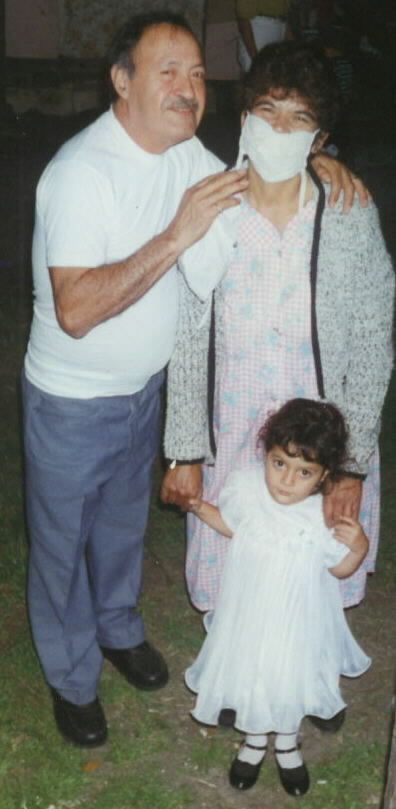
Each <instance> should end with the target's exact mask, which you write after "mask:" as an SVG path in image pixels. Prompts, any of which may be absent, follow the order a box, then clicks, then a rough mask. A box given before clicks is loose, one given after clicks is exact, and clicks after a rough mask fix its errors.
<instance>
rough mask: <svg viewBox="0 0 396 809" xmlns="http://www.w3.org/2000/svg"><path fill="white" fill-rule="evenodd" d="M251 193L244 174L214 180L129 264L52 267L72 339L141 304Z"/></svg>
mask: <svg viewBox="0 0 396 809" xmlns="http://www.w3.org/2000/svg"><path fill="white" fill-rule="evenodd" d="M246 187H247V180H246V172H245V171H244V170H242V171H233V172H225V173H224V172H222V173H220V174H216V175H213V176H211V177H208V178H206V179H204V180H201V181H200V182H199V183H196V185H194V186H192V187H191V188H190V189H188V191H186V193H185V194H184V195H183V198H182V200H181V203H180V205H179V208H178V210H177V213H176V216H175V217H174V219H173V220H172V222H171V223H170V225H169V226H168V227H167V228H166V230H165V231H164V232H163V233H161V234H159V235H158V236H155V237H154V238H153V239H151V240H150V241H149V242H147V243H146V244H145V245H144V246H143V247H141V248H140V249H139V250H137V251H136V253H134V254H133V255H132V256H129V257H128V258H126V259H125V260H123V261H119V262H115V263H114V264H104V265H102V266H99V267H50V268H49V269H50V277H51V283H52V288H53V293H54V300H55V308H56V314H57V317H58V320H59V324H60V326H61V327H62V329H64V331H65V332H66V333H67V334H69V335H70V336H71V337H75V338H79V337H84V336H85V335H86V334H87V333H88V332H89V331H90V330H91V329H93V328H94V327H95V326H97V325H98V324H99V323H102V322H103V321H105V320H108V319H109V318H110V317H114V316H115V315H118V314H119V313H120V312H123V311H124V310H125V309H127V308H128V307H129V306H131V305H132V304H133V303H135V302H136V301H137V300H139V298H141V297H142V295H144V294H145V293H146V292H147V291H148V290H149V289H150V288H151V287H152V286H153V284H155V283H156V281H158V280H159V279H160V278H161V277H162V276H163V275H164V274H165V273H166V272H167V271H168V270H169V269H170V267H172V266H173V265H174V264H175V262H176V260H177V258H178V256H179V255H180V254H181V253H183V251H184V250H186V248H187V247H190V246H191V245H192V244H194V243H195V242H196V241H198V240H199V239H200V238H201V237H202V236H203V235H204V234H205V233H206V231H207V230H208V228H209V227H210V225H211V224H212V222H213V221H214V219H215V218H216V216H217V215H218V214H219V213H220V212H221V211H224V210H225V209H226V208H231V207H234V206H235V205H238V204H239V200H237V199H235V195H236V194H238V193H241V192H242V191H244V190H245V189H246Z"/></svg>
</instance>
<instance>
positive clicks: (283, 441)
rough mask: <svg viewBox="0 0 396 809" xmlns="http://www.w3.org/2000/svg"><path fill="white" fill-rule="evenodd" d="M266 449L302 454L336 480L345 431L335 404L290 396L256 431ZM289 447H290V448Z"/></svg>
mask: <svg viewBox="0 0 396 809" xmlns="http://www.w3.org/2000/svg"><path fill="white" fill-rule="evenodd" d="M258 440H259V442H262V443H263V444H264V448H265V451H266V452H270V450H271V449H273V448H274V447H280V448H281V449H282V450H283V451H284V452H286V454H287V455H289V456H290V457H297V456H300V455H301V456H302V457H303V458H304V459H305V460H306V461H311V462H312V461H313V462H314V463H318V464H320V465H321V466H323V467H324V468H325V469H327V470H328V472H329V478H330V479H331V480H333V481H334V480H336V479H337V478H338V477H340V476H341V475H342V468H343V465H344V464H345V462H346V460H348V458H347V441H348V430H347V427H346V424H345V421H344V417H343V416H342V414H341V413H340V411H339V410H338V408H337V407H335V405H333V404H328V403H327V402H316V401H314V400H312V399H290V401H288V402H286V404H284V405H283V407H281V408H280V409H279V410H277V411H276V412H275V413H272V414H271V415H270V416H269V418H268V419H267V421H266V423H265V424H264V426H263V427H262V428H261V430H260V432H259V434H258ZM291 447H292V450H291Z"/></svg>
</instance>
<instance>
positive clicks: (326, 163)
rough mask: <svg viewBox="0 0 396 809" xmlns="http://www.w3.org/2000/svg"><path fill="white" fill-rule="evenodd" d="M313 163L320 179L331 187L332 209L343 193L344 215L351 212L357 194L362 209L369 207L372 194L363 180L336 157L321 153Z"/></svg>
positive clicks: (315, 157) (313, 158)
mask: <svg viewBox="0 0 396 809" xmlns="http://www.w3.org/2000/svg"><path fill="white" fill-rule="evenodd" d="M311 162H312V165H313V167H314V169H315V171H316V174H317V175H318V177H319V179H320V180H322V181H323V182H325V183H330V185H331V189H330V196H329V205H330V207H333V205H334V204H335V203H336V202H337V200H338V197H339V196H340V193H341V191H343V193H344V205H343V212H344V213H348V212H349V211H350V209H351V207H352V203H353V198H354V196H355V193H356V194H357V195H358V197H359V202H360V205H361V206H362V208H365V207H366V206H367V203H368V200H369V199H370V194H369V192H368V190H367V188H366V186H365V185H364V183H363V182H362V180H359V178H358V177H355V175H354V174H352V172H351V171H350V170H349V169H348V168H347V166H344V164H343V163H340V162H339V160H335V159H334V157H330V155H327V154H325V153H324V152H319V154H317V155H315V156H314V157H312V159H311Z"/></svg>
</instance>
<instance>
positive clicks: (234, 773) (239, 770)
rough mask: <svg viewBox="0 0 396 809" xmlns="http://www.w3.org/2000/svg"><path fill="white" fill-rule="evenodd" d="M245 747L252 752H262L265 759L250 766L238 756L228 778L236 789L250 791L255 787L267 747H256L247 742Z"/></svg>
mask: <svg viewBox="0 0 396 809" xmlns="http://www.w3.org/2000/svg"><path fill="white" fill-rule="evenodd" d="M243 747H250V749H251V750H262V751H263V758H262V759H261V761H259V763H258V764H249V762H248V761H241V760H240V759H239V758H238V756H237V757H236V758H234V761H233V762H232V764H231V767H230V771H229V773H228V777H229V780H230V784H231V786H232V787H234V788H235V789H250V788H251V787H253V786H254V785H255V783H256V781H257V778H258V776H259V773H260V770H261V766H262V764H263V761H264V757H265V752H266V750H267V745H265V746H264V747H256V746H255V745H254V744H248V743H247V742H245V743H244V745H243Z"/></svg>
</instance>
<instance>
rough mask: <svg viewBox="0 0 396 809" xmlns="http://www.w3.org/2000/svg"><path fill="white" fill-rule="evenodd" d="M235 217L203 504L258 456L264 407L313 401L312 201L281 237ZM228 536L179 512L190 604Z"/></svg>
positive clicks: (357, 597) (348, 582)
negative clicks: (212, 457) (183, 520)
mask: <svg viewBox="0 0 396 809" xmlns="http://www.w3.org/2000/svg"><path fill="white" fill-rule="evenodd" d="M242 205H243V207H242V210H241V216H240V217H239V220H238V235H237V242H238V248H237V250H236V251H235V252H236V255H235V256H234V258H233V261H232V263H231V264H230V266H229V268H228V270H227V273H226V275H225V277H224V279H223V282H222V287H221V293H220V294H221V305H222V307H223V318H224V333H223V335H222V351H221V359H220V362H219V363H218V367H217V368H216V391H215V413H214V428H215V436H216V443H217V457H216V464H215V466H214V467H211V466H207V467H205V468H204V493H203V497H204V499H205V500H207V501H209V502H211V503H215V504H216V503H217V500H218V495H219V492H220V490H221V489H222V487H223V485H224V481H225V478H226V477H227V475H228V473H229V472H230V471H231V470H234V469H238V468H240V467H244V466H246V465H247V464H249V463H253V462H255V461H256V460H257V458H258V457H260V453H261V450H260V448H259V447H257V433H258V431H259V429H260V427H261V426H262V425H263V423H264V422H265V420H266V418H267V415H268V413H269V412H270V411H271V410H276V409H278V407H280V406H281V405H282V404H283V403H284V402H285V401H287V400H288V399H291V398H294V397H296V396H303V397H306V398H312V399H315V398H317V397H318V390H317V383H316V374H315V367H314V358H313V352H312V344H311V316H310V306H311V289H310V280H309V274H310V255H311V246H312V238H313V224H314V217H315V208H316V204H315V202H314V201H313V200H312V201H311V202H309V203H308V204H307V205H306V206H305V207H304V208H303V209H302V211H301V212H300V213H299V214H297V215H296V216H294V217H293V219H291V220H290V222H289V223H288V225H287V227H286V229H285V230H284V232H283V233H282V234H280V233H279V231H278V230H277V229H276V228H275V227H274V226H273V225H272V223H271V222H269V221H268V220H266V219H264V218H263V217H262V216H261V215H260V214H259V213H257V211H256V210H254V209H253V208H250V207H249V206H248V205H247V203H246V202H243V203H242ZM378 467H379V464H378V455H377V454H375V457H373V459H372V464H371V468H370V473H369V475H368V477H367V480H366V481H365V484H364V495H363V501H362V508H361V513H360V519H361V522H362V524H363V526H364V528H365V531H366V533H367V535H368V536H369V537H370V551H369V554H368V556H367V557H366V560H365V562H364V564H363V565H362V566H361V567H360V568H359V570H358V571H357V572H356V573H355V574H354V575H353V576H351V577H349V579H345V580H344V581H343V582H342V583H341V585H340V586H341V587H342V591H343V598H344V606H352V605H354V604H358V603H359V601H361V599H362V598H363V596H364V591H365V582H366V575H367V572H371V571H373V569H374V564H375V557H376V552H377V544H378V528H379V468H378ZM228 543H229V540H227V539H226V538H224V537H222V536H221V535H220V534H217V533H216V532H215V531H213V530H212V529H210V528H209V527H208V526H206V525H205V524H204V523H203V522H201V521H200V520H198V519H197V518H195V517H194V516H193V515H191V514H190V515H188V521H187V561H186V577H187V585H188V589H189V592H190V596H191V600H192V602H193V604H194V605H195V606H196V607H197V608H198V609H200V610H209V609H213V607H214V605H215V601H216V597H217V593H218V589H219V583H220V578H221V575H222V570H223V565H224V560H225V556H226V553H227V547H228Z"/></svg>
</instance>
